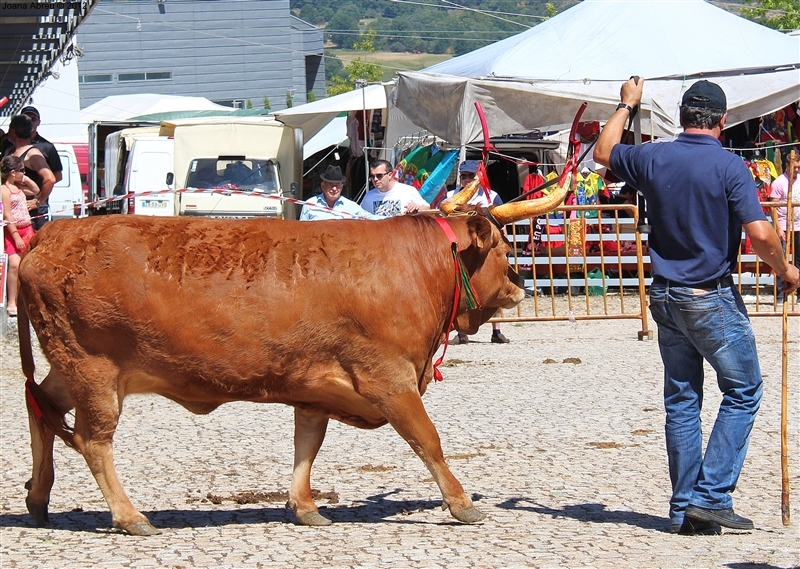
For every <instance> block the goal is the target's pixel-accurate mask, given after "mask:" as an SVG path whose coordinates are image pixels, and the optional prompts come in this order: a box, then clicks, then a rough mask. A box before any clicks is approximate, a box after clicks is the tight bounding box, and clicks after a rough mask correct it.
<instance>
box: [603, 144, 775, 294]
mask: <svg viewBox="0 0 800 569" xmlns="http://www.w3.org/2000/svg"><path fill="white" fill-rule="evenodd" d="M610 165H611V170H612V171H613V172H614V174H615V175H617V176H618V177H619V178H620V179H622V180H624V181H625V182H627V183H629V184H631V185H633V186H634V187H635V188H637V189H638V190H639V191H640V192H642V195H644V197H645V199H646V200H647V216H648V221H649V222H650V225H651V227H652V231H651V233H650V235H649V236H648V243H649V247H650V261H651V263H652V267H653V271H652V272H653V275H654V276H655V275H658V276H661V277H663V278H665V279H668V280H670V281H674V282H678V283H682V284H686V285H695V284H699V283H702V282H705V281H708V280H710V279H714V278H717V277H721V276H723V275H725V274H726V273H728V272H732V271H733V268H734V266H735V263H736V260H737V257H738V254H739V247H740V244H741V235H742V224H745V223H749V222H751V221H756V220H760V219H766V218H765V216H764V212H763V211H762V210H761V206H760V205H759V203H758V193H757V191H756V186H755V182H754V181H753V176H752V175H751V174H750V171H749V170H748V169H747V166H745V164H744V162H743V161H742V159H741V158H740V157H738V156H736V155H735V154H733V153H731V152H728V151H727V150H725V149H724V148H722V144H721V143H720V142H719V141H718V140H717V139H716V138H714V137H713V136H709V135H704V134H687V133H682V134H680V135H679V136H678V138H677V139H676V140H674V141H672V142H664V143H655V144H643V145H640V146H629V145H623V144H617V145H616V146H614V148H613V149H612V151H611V160H610Z"/></svg>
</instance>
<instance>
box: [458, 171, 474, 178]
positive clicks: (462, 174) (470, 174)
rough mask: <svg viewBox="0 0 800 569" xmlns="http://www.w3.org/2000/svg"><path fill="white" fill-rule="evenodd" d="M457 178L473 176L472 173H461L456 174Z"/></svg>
mask: <svg viewBox="0 0 800 569" xmlns="http://www.w3.org/2000/svg"><path fill="white" fill-rule="evenodd" d="M458 177H459V178H474V177H475V174H473V173H472V172H461V173H459V174H458Z"/></svg>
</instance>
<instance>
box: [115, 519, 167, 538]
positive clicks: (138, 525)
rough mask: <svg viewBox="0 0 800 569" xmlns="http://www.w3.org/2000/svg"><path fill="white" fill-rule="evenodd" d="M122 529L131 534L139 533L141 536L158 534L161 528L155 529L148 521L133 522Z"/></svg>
mask: <svg viewBox="0 0 800 569" xmlns="http://www.w3.org/2000/svg"><path fill="white" fill-rule="evenodd" d="M122 529H124V530H125V531H126V532H128V533H129V534H131V535H140V536H143V537H146V536H148V535H159V534H160V533H161V530H160V529H156V528H155V527H154V526H153V525H152V524H151V523H150V522H134V523H132V524H129V525H127V526H125V527H124V528H122Z"/></svg>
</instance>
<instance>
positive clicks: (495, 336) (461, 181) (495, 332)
mask: <svg viewBox="0 0 800 569" xmlns="http://www.w3.org/2000/svg"><path fill="white" fill-rule="evenodd" d="M478 166H479V162H478V161H477V160H464V161H463V162H462V163H461V164H460V165H459V167H458V186H457V187H456V189H455V190H451V191H449V192H447V198H452V197H453V196H454V195H455V194H457V193H458V192H460V191H461V190H462V189H463V188H464V186H466V185H467V184H469V183H470V182H471V181H472V180H474V179H475V176H477V175H478ZM486 194H487V192H486V190H485V189H484V188H483V186H481V187H479V188H478V191H477V192H475V195H474V196H472V198H470V200H469V201H468V202H467V203H468V204H470V205H481V206H484V207H488V206H490V205H500V204H502V203H503V200H501V199H500V196H498V195H497V192H495V191H494V190H489V192H488V194H489V195H488V196H487V195H486ZM510 341H511V340H509V339H508V338H506V336H505V334H503V333H502V332H501V331H500V324H499V323H498V322H492V338H491V342H492V344H508V343H509V342H510ZM452 343H453V344H469V336H467V335H466V334H462V333H461V332H459V333H458V335H457V336H456V337H455V338H453V341H452Z"/></svg>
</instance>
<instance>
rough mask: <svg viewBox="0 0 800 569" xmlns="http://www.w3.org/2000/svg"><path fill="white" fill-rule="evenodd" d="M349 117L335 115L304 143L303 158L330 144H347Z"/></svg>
mask: <svg viewBox="0 0 800 569" xmlns="http://www.w3.org/2000/svg"><path fill="white" fill-rule="evenodd" d="M346 143H348V140H347V118H346V117H335V118H334V119H332V120H331V122H329V123H328V124H327V125H325V126H324V127H322V130H320V131H319V132H318V133H317V134H315V135H314V136H312V137H311V138H310V139H308V140H306V142H305V144H304V145H303V160H306V159H307V158H309V157H310V156H312V155H314V154H316V153H317V152H319V151H320V150H324V149H325V148H328V147H329V146H347V144H346Z"/></svg>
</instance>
